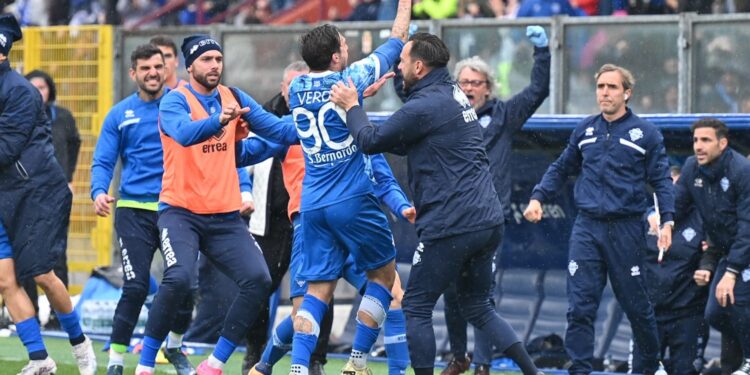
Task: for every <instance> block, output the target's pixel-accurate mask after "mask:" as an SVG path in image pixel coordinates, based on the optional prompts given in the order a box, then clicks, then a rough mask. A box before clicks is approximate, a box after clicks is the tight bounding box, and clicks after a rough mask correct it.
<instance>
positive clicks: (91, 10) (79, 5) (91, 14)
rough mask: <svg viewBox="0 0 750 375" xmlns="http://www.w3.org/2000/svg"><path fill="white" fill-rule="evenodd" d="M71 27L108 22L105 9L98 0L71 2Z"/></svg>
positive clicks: (72, 0) (76, 0)
mask: <svg viewBox="0 0 750 375" xmlns="http://www.w3.org/2000/svg"><path fill="white" fill-rule="evenodd" d="M70 8H71V10H70V11H71V14H72V15H73V16H72V17H71V18H70V25H71V26H78V25H96V24H103V23H104V22H105V21H106V15H105V13H104V7H103V6H102V4H101V3H100V2H99V1H98V0H71V2H70Z"/></svg>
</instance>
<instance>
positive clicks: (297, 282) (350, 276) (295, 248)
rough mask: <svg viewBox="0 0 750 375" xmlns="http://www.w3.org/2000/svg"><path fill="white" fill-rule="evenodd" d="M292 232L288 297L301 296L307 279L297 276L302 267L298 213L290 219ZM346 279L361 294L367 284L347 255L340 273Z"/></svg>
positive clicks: (305, 290) (304, 291)
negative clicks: (342, 271)
mask: <svg viewBox="0 0 750 375" xmlns="http://www.w3.org/2000/svg"><path fill="white" fill-rule="evenodd" d="M292 225H293V226H294V234H293V235H292V259H291V261H290V263H289V298H290V299H293V298H295V297H302V296H304V295H305V293H306V292H307V281H305V280H301V279H299V278H298V277H297V275H298V274H299V271H300V268H301V267H302V258H303V257H304V255H303V254H302V243H303V242H302V230H301V225H300V218H299V215H296V216H294V218H293V219H292ZM341 277H343V278H344V279H345V280H346V281H348V282H349V284H351V285H352V286H353V287H355V288H357V290H358V291H359V292H360V294H362V292H363V291H364V287H365V285H366V284H367V276H366V275H365V273H364V272H362V271H360V270H359V269H357V266H355V265H354V259H353V258H352V257H351V256H349V257H347V258H346V263H345V264H344V273H343V275H341Z"/></svg>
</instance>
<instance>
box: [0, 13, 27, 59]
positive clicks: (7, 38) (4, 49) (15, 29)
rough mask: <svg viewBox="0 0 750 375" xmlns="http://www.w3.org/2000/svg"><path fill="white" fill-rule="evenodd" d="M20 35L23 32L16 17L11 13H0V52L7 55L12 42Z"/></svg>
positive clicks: (19, 37) (21, 35)
mask: <svg viewBox="0 0 750 375" xmlns="http://www.w3.org/2000/svg"><path fill="white" fill-rule="evenodd" d="M21 37H23V33H21V27H20V26H18V21H17V20H16V17H15V16H14V15H12V14H3V15H0V53H2V54H3V55H5V56H8V53H10V47H12V46H13V42H15V41H17V40H21Z"/></svg>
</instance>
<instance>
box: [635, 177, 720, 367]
mask: <svg viewBox="0 0 750 375" xmlns="http://www.w3.org/2000/svg"><path fill="white" fill-rule="evenodd" d="M679 173H680V172H679V169H675V167H672V179H673V180H674V181H675V183H676V182H677V180H678V179H679ZM656 218H657V215H656V213H655V212H653V213H651V214H650V215H649V216H648V220H647V222H644V225H646V226H647V227H649V226H650V228H649V229H648V235H647V236H646V243H647V248H646V250H645V252H644V262H643V265H644V271H645V275H646V280H648V294H649V298H650V300H651V303H652V304H653V305H654V314H655V315H656V327H657V329H658V331H659V344H660V345H661V348H660V352H661V354H662V357H663V356H664V354H665V353H666V352H667V349H669V361H666V360H665V361H664V365H665V368H666V370H667V372H668V373H670V374H685V375H697V374H699V373H700V372H701V371H702V369H703V365H704V359H703V351H704V349H705V347H706V343H707V340H708V325H707V324H706V322H705V320H704V319H703V311H704V310H705V309H706V302H707V300H708V288H706V283H701V282H700V281H698V279H695V274H696V273H699V272H702V271H701V269H700V268H701V265H702V264H705V262H706V260H708V259H710V258H711V256H712V252H711V251H710V250H708V249H706V250H705V251H704V245H705V247H708V245H707V244H706V242H705V241H706V235H705V232H704V230H703V220H702V219H701V217H700V214H699V213H698V211H697V210H695V209H692V208H691V209H690V210H689V211H688V212H687V213H686V215H684V216H683V217H681V218H679V219H676V220H675V227H674V236H673V237H672V247H671V248H670V249H669V256H668V257H667V258H665V259H664V261H663V262H662V263H661V264H660V263H659V262H658V257H659V247H658V245H657V242H658V233H659V232H658V231H657V229H656V224H657V220H656ZM697 281H698V282H697ZM631 348H632V350H633V354H634V355H633V363H632V365H633V367H634V368H639V367H640V366H639V365H638V363H637V362H638V361H639V360H640V358H641V357H640V355H639V347H638V345H633V346H632V347H631Z"/></svg>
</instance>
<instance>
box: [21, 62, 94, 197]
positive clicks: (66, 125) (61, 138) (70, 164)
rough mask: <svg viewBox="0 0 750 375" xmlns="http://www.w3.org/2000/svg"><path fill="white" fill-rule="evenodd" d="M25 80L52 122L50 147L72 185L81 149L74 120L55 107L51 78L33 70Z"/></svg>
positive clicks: (53, 82) (53, 86) (71, 115)
mask: <svg viewBox="0 0 750 375" xmlns="http://www.w3.org/2000/svg"><path fill="white" fill-rule="evenodd" d="M26 79H28V80H29V82H31V84H32V85H34V87H36V88H37V90H39V93H40V94H41V95H42V101H43V102H44V108H45V112H46V114H47V117H48V118H49V119H50V121H52V146H54V148H55V158H57V162H58V163H60V166H61V167H62V169H63V172H65V177H66V178H67V179H68V184H70V185H71V190H72V188H73V187H72V183H73V174H74V173H75V171H76V165H78V151H79V150H80V149H81V136H80V134H78V127H77V126H76V119H75V117H73V114H72V113H70V111H69V110H68V109H66V108H64V107H61V106H59V105H57V103H56V102H55V101H56V100H57V86H56V85H55V81H54V80H53V79H52V77H51V76H50V75H49V74H47V73H46V72H43V71H41V70H33V71H31V73H29V74H27V75H26Z"/></svg>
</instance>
